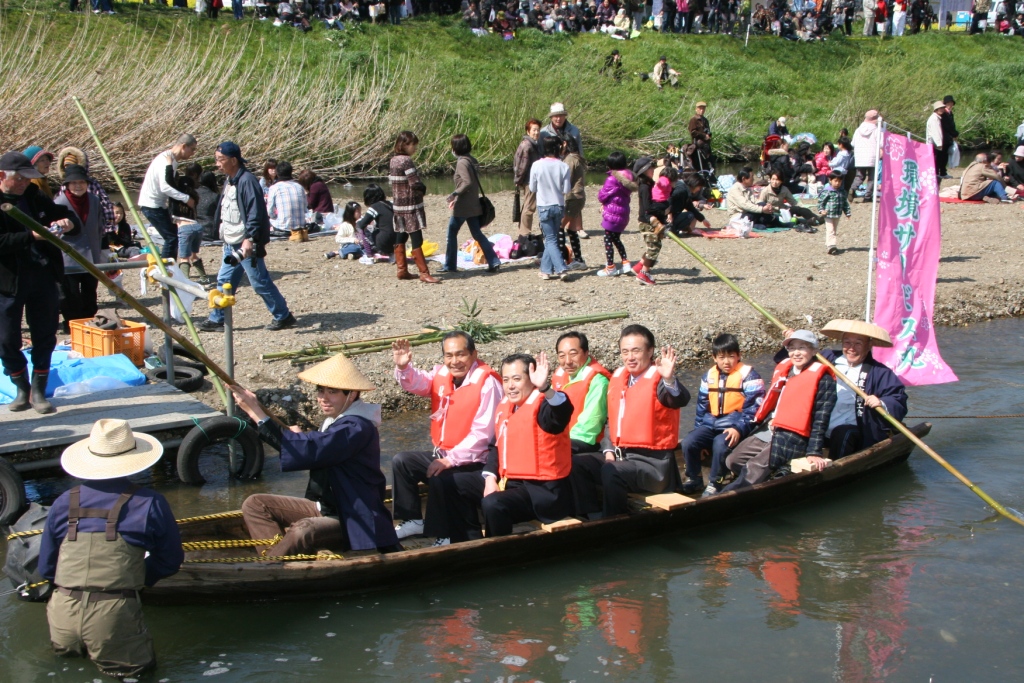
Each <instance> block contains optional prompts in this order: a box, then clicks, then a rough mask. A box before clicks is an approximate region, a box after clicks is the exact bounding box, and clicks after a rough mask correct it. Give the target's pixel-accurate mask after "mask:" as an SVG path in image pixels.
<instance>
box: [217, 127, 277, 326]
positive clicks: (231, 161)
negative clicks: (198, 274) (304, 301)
mask: <svg viewBox="0 0 1024 683" xmlns="http://www.w3.org/2000/svg"><path fill="white" fill-rule="evenodd" d="M213 158H214V160H215V161H216V163H217V169H218V170H220V172H221V173H223V174H224V175H225V176H227V182H225V183H224V191H223V192H222V193H221V196H220V203H219V204H218V205H217V211H216V213H215V214H214V217H213V224H214V225H215V226H218V230H219V231H220V237H221V239H222V240H224V262H223V263H222V264H221V267H220V272H219V273H217V286H218V287H220V288H223V287H224V285H225V284H226V283H231V288H232V289H233V290H235V291H237V290H238V284H239V283H240V282H241V281H242V273H243V272H244V273H245V275H247V276H248V278H249V283H250V284H251V285H252V288H253V290H254V291H255V292H256V293H257V294H259V295H260V297H261V298H262V299H263V303H264V304H266V306H267V310H269V311H270V314H271V315H272V316H274V319H273V320H272V321H271V322H270V324H269V325H266V326H265V327H264V328H263V329H265V330H271V331H273V332H276V331H277V330H283V329H286V328H289V327H294V326H295V324H296V320H295V316H293V315H292V313H291V311H289V310H288V302H286V301H285V300H284V296H282V295H281V292H280V290H278V288H277V285H275V284H274V281H273V280H271V279H270V273H269V272H267V264H266V263H265V262H264V260H263V259H264V257H265V256H266V255H267V250H266V245H267V243H268V242H270V217H269V216H268V215H267V203H266V201H264V199H263V188H261V187H260V181H259V180H257V179H256V176H254V175H253V174H252V172H250V171H249V169H247V168H246V167H245V159H243V158H242V150H241V149H239V147H238V145H236V144H235V143H233V142H231V141H230V140H228V141H225V142H222V143H220V144H219V145H217V150H216V151H215V152H214V155H213ZM199 329H200V330H203V331H205V332H223V331H224V312H223V311H222V310H221V309H219V308H215V309H213V310H212V311H210V317H209V318H207V319H206V320H204V321H203V322H201V323H199Z"/></svg>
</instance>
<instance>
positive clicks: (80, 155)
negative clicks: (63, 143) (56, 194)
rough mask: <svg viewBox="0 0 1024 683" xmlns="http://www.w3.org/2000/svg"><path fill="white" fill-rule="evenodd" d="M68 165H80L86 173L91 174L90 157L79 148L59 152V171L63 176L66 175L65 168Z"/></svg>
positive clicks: (67, 148)
mask: <svg viewBox="0 0 1024 683" xmlns="http://www.w3.org/2000/svg"><path fill="white" fill-rule="evenodd" d="M68 164H78V165H79V166H82V167H84V168H85V171H86V173H88V172H89V157H88V155H87V154H86V153H85V152H83V151H82V150H81V149H79V148H78V147H65V148H64V149H62V150H61V151H59V152H57V170H59V171H60V173H61V175H63V174H64V167H65V166H67V165H68Z"/></svg>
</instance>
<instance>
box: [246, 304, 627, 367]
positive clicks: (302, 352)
mask: <svg viewBox="0 0 1024 683" xmlns="http://www.w3.org/2000/svg"><path fill="white" fill-rule="evenodd" d="M628 317H629V312H628V311H614V312H610V313H596V314H594V315H574V316H567V317H564V318H547V319H544V320H531V321H528V322H522V323H499V324H497V325H494V326H493V329H494V330H495V331H497V332H501V333H502V334H503V335H504V334H518V333H520V332H534V331H536V330H544V329H548V328H552V327H564V326H566V325H584V324H587V323H596V322H603V321H605V320H619V319H621V318H628ZM452 329H456V328H452ZM450 331H451V330H437V331H436V332H421V333H419V334H405V335H397V336H394V337H380V338H378V339H364V340H360V341H353V342H342V343H338V344H330V345H326V346H320V347H312V348H305V349H298V350H295V351H275V352H274V353H264V354H262V355H261V356H260V358H261V359H262V360H281V359H285V358H287V359H291V364H292V365H302V364H304V363H312V362H316V361H320V360H324V359H326V358H329V357H330V355H331V354H334V353H345V354H346V355H349V356H358V355H362V354H366V353H376V352H378V351H385V350H387V349H390V348H391V342H393V341H398V340H399V339H405V340H408V341H409V343H410V345H412V346H422V345H424V344H433V343H437V342H440V341H441V339H442V338H443V337H444V335H445V334H446V333H447V332H450Z"/></svg>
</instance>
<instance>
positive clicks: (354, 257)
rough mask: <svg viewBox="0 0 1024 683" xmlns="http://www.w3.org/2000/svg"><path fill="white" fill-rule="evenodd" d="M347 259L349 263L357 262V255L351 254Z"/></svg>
mask: <svg viewBox="0 0 1024 683" xmlns="http://www.w3.org/2000/svg"><path fill="white" fill-rule="evenodd" d="M345 258H347V259H348V260H349V261H355V260H356V255H355V253H350V254H349V255H348V256H346V257H345Z"/></svg>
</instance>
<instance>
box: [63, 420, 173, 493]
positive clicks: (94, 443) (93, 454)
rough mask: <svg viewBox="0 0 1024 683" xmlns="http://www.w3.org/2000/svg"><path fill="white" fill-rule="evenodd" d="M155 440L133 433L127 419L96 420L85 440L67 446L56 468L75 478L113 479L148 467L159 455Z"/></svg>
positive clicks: (154, 462)
mask: <svg viewBox="0 0 1024 683" xmlns="http://www.w3.org/2000/svg"><path fill="white" fill-rule="evenodd" d="M163 452H164V447H163V446H162V445H161V444H160V442H159V441H158V440H157V438H156V437H154V436H150V435H149V434H136V433H134V432H133V431H132V428H131V426H130V425H129V424H128V421H127V420H114V419H103V420H97V421H96V424H94V425H93V426H92V431H91V432H90V433H89V438H88V439H82V440H81V441H78V442H76V443H73V444H71V445H70V446H68V447H67V448H66V449H65V450H64V453H63V454H62V455H61V456H60V466H61V467H63V468H64V471H65V472H67V473H68V474H70V475H71V476H72V477H77V478H79V479H90V480H97V479H116V478H118V477H127V476H129V475H132V474H138V473H139V472H141V471H143V470H145V469H147V468H149V467H152V466H153V465H155V464H156V462H157V461H158V460H160V456H162V455H163Z"/></svg>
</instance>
